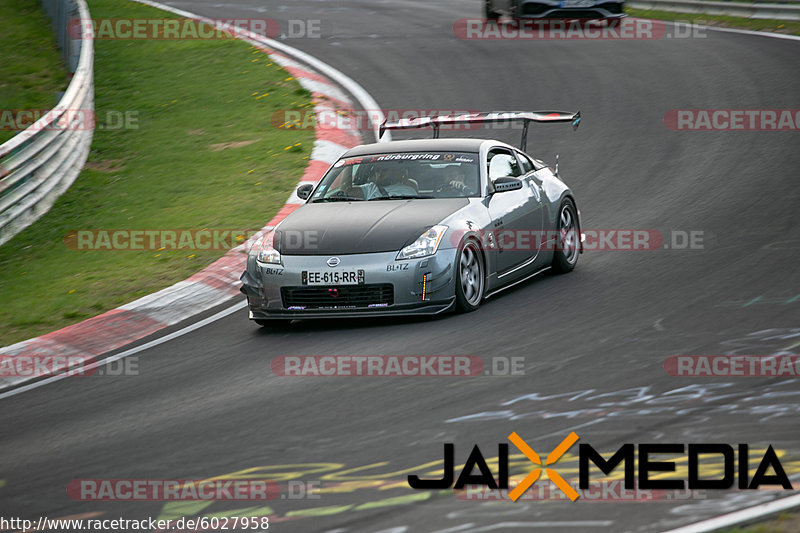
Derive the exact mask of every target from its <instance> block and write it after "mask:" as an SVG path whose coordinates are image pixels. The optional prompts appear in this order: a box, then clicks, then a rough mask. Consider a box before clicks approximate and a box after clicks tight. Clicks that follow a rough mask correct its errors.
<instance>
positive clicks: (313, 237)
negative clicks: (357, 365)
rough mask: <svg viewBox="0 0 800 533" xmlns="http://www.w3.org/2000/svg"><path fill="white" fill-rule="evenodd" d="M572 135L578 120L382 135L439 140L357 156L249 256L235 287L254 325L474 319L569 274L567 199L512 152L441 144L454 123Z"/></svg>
mask: <svg viewBox="0 0 800 533" xmlns="http://www.w3.org/2000/svg"><path fill="white" fill-rule="evenodd" d="M510 121H517V122H522V123H523V140H522V146H523V147H524V144H525V137H526V135H527V126H528V124H529V123H530V122H571V123H572V124H573V126H575V127H577V125H578V123H579V121H580V114H579V113H564V112H514V113H480V114H472V115H460V116H443V117H423V118H421V119H413V120H403V121H400V122H396V123H392V124H384V125H383V126H382V131H383V130H386V129H405V128H419V127H433V128H434V130H435V137H437V138H434V139H426V140H404V141H391V142H384V143H376V144H369V145H363V146H358V147H356V148H353V149H351V150H349V151H347V152H346V153H345V154H344V155H342V156H341V158H340V159H339V160H338V161H336V162H335V163H334V164H333V165H332V166H331V168H330V169H329V170H328V171H327V172H326V174H325V175H324V176H323V177H322V179H321V180H320V181H319V183H318V184H317V185H316V186H313V185H304V186H301V187H300V188H298V191H297V194H298V196H299V197H300V198H302V199H305V200H306V203H305V204H303V205H302V206H301V207H299V208H298V209H296V210H295V211H294V212H293V213H292V214H290V215H289V216H287V217H286V218H285V219H284V220H283V221H282V222H281V223H280V224H279V225H278V226H277V227H276V228H275V229H274V231H273V232H272V233H270V234H267V235H265V236H264V237H263V238H261V239H260V240H258V241H257V242H255V244H254V245H253V246H252V248H251V250H250V252H249V255H248V259H247V269H246V271H245V272H244V273H243V274H242V277H241V280H242V282H243V286H242V292H243V293H244V294H245V295H247V301H248V305H249V308H250V318H251V319H253V320H255V321H256V322H257V323H258V324H260V325H262V326H263V325H267V324H268V322H269V321H270V320H272V319H295V318H298V319H305V318H320V317H332V316H336V317H353V316H381V315H390V314H406V315H409V314H416V315H433V314H438V313H443V312H446V311H450V310H458V311H472V310H474V309H476V308H477V307H478V306H479V305H480V303H481V301H482V300H483V299H484V298H488V297H490V296H491V295H492V294H495V293H497V292H498V291H500V290H503V289H505V288H508V287H510V286H512V285H514V284H516V283H519V282H521V281H523V280H525V279H527V278H530V277H531V276H534V275H536V274H538V273H540V272H543V271H545V270H548V269H553V270H554V271H556V272H569V271H571V270H572V269H573V268H575V264H576V263H577V261H578V255H579V253H580V252H582V244H581V239H580V215H579V211H578V208H577V204H576V201H575V197H574V195H573V194H572V192H571V191H570V189H569V188H568V187H567V186H566V185H565V184H564V182H563V181H562V180H561V179H560V178H559V177H558V174H557V172H558V167H557V166H556V170H555V171H554V170H552V169H551V168H549V167H548V166H547V165H545V164H544V163H542V161H540V160H538V159H535V158H533V157H531V156H529V155H527V154H525V153H524V152H523V151H522V150H519V149H517V148H515V147H513V146H510V145H508V144H505V143H502V142H499V141H494V140H483V139H439V138H438V131H439V127H440V126H443V125H450V124H463V123H476V124H481V123H487V122H488V123H492V122H510Z"/></svg>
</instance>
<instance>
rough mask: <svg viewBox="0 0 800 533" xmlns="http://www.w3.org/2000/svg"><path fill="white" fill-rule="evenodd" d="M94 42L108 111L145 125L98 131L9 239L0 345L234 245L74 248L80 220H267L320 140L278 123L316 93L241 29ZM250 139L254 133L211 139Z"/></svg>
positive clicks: (124, 5)
mask: <svg viewBox="0 0 800 533" xmlns="http://www.w3.org/2000/svg"><path fill="white" fill-rule="evenodd" d="M89 7H90V10H91V13H92V17H93V18H105V17H108V18H128V17H152V18H165V17H167V16H168V15H167V14H165V13H164V12H162V11H159V10H156V9H153V8H150V7H147V6H142V5H140V4H136V3H133V2H129V1H127V0H90V1H89ZM4 26H5V25H4ZM95 48H96V50H95V53H96V57H95V85H96V91H95V98H96V109H97V115H98V123H99V124H101V125H102V124H103V123H104V122H105V117H106V116H107V113H108V112H111V113H113V116H118V115H119V113H125V112H132V113H134V114H133V115H132V116H133V117H135V118H136V120H137V124H136V125H137V127H136V128H128V129H109V128H106V129H98V130H97V131H96V132H95V136H94V141H93V143H92V149H91V154H90V157H89V162H88V163H87V167H86V168H85V169H84V170H83V172H82V173H81V174H80V176H79V177H78V179H77V180H76V182H75V183H74V185H73V186H72V187H71V188H70V190H69V191H68V192H67V193H66V194H64V195H63V196H62V197H61V198H60V199H59V200H58V201H57V203H56V205H55V206H54V207H53V209H52V210H51V211H50V212H49V213H48V214H47V215H45V216H44V217H43V218H42V219H40V220H39V221H38V222H36V223H35V224H34V225H33V226H31V227H29V228H27V229H26V230H25V231H23V232H22V233H20V234H19V235H18V236H16V237H15V238H14V239H12V240H11V241H9V242H8V243H6V244H5V245H3V246H0V295H2V296H1V297H0V298H2V305H1V306H0V345H6V344H10V343H12V342H16V341H19V340H23V339H26V338H29V337H32V336H37V335H41V334H43V333H47V332H49V331H52V330H54V329H57V328H59V327H63V326H65V325H68V324H71V323H75V322H78V321H80V320H83V319H85V318H88V317H91V316H94V315H97V314H99V313H101V312H103V311H105V310H108V309H112V308H114V307H117V306H119V305H122V304H124V303H127V302H130V301H132V300H135V299H136V298H138V297H141V296H144V295H146V294H149V293H152V292H154V291H157V290H159V289H162V288H164V287H167V286H169V285H171V284H173V283H175V282H177V281H180V280H182V279H185V278H186V277H188V276H189V275H191V274H192V273H194V272H197V271H198V270H201V269H202V268H203V267H205V266H206V265H208V264H210V263H211V262H213V261H214V260H215V259H217V258H218V257H219V256H221V255H222V254H223V253H224V252H223V251H191V252H187V251H143V252H138V251H75V250H71V249H69V248H68V247H67V246H66V245H65V243H64V237H65V235H67V233H68V232H69V231H70V230H76V229H100V228H103V229H105V228H124V229H172V228H186V229H203V228H226V229H227V228H231V229H235V228H260V227H261V226H263V225H264V224H265V223H266V222H267V221H268V220H269V219H270V218H271V217H272V216H273V215H274V214H275V213H276V212H277V210H278V209H279V208H280V206H281V205H283V203H284V202H285V200H286V198H287V197H288V195H289V193H290V191H291V190H292V188H293V186H294V185H295V184H296V182H297V181H298V180H299V179H300V177H301V175H302V172H303V170H304V168H305V166H306V164H307V159H308V156H309V155H310V152H311V148H312V145H313V141H314V132H313V131H311V130H305V131H297V130H288V131H287V130H284V129H277V128H275V127H273V126H272V124H271V116H272V113H273V112H274V111H275V110H279V109H293V108H304V107H307V106H309V105H310V97H311V95H310V94H309V93H308V92H307V91H306V90H304V89H302V88H301V87H300V85H299V84H298V83H297V81H296V80H293V79H291V78H290V77H289V75H288V74H287V73H286V71H284V70H282V69H280V68H279V67H278V66H277V65H276V64H272V62H271V61H270V60H269V58H268V56H266V55H265V54H263V53H261V52H260V51H257V50H255V49H253V48H251V47H250V46H249V45H247V44H245V43H243V42H241V41H237V40H234V39H221V40H180V41H178V40H98V41H96V42H95ZM241 141H255V142H253V143H252V144H247V145H242V146H237V147H231V148H228V149H224V150H217V151H215V150H212V145H215V144H221V143H232V142H233V143H235V142H241ZM298 143H299V144H298ZM288 147H292V148H291V149H288V150H287V149H286V148H288Z"/></svg>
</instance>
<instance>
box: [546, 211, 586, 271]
mask: <svg viewBox="0 0 800 533" xmlns="http://www.w3.org/2000/svg"><path fill="white" fill-rule="evenodd" d="M558 232H559V234H560V238H559V242H558V245H557V248H556V250H555V251H554V252H553V263H552V267H553V271H554V272H556V273H558V274H566V273H567V272H572V271H573V270H574V269H575V265H576V264H578V256H579V255H580V246H581V243H580V227H579V226H578V211H577V209H575V203H574V202H573V201H572V200H571V199H569V198H566V199H564V201H563V202H561V207H559V208H558Z"/></svg>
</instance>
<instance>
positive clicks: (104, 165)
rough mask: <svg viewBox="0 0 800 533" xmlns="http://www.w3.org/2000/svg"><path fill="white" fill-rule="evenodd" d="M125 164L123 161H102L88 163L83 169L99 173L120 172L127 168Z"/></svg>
mask: <svg viewBox="0 0 800 533" xmlns="http://www.w3.org/2000/svg"><path fill="white" fill-rule="evenodd" d="M124 163H125V162H124V161H123V160H122V159H103V160H102V161H87V162H86V164H85V165H83V168H88V169H89V170H96V171H98V172H119V171H120V170H122V169H123V168H125V164H124Z"/></svg>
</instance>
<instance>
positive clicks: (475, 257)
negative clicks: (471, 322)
mask: <svg viewBox="0 0 800 533" xmlns="http://www.w3.org/2000/svg"><path fill="white" fill-rule="evenodd" d="M485 289H486V276H485V275H484V264H483V255H482V254H481V249H480V246H478V243H476V242H475V241H473V240H468V241H466V242H464V244H462V245H461V247H460V248H459V250H458V257H457V259H456V287H455V292H456V311H458V312H460V313H469V312H470V311H474V310H475V309H477V308H478V306H479V305H481V300H483V295H484V293H485Z"/></svg>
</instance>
